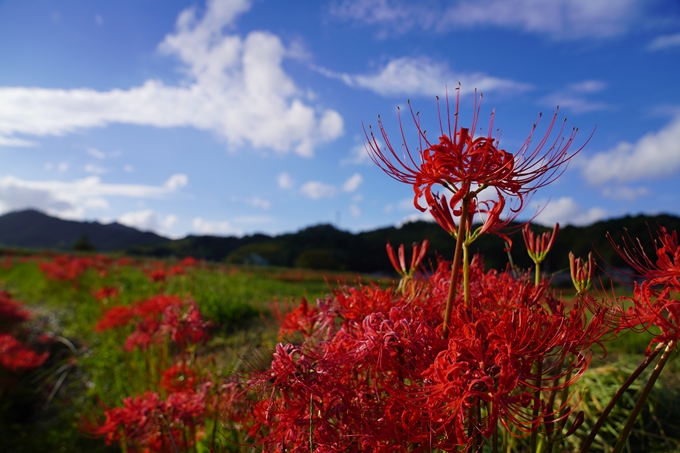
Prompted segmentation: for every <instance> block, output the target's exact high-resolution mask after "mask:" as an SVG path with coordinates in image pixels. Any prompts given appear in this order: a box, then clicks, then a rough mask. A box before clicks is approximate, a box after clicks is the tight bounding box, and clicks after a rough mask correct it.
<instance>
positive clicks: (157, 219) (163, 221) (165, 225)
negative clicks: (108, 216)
mask: <svg viewBox="0 0 680 453" xmlns="http://www.w3.org/2000/svg"><path fill="white" fill-rule="evenodd" d="M178 220H179V219H178V218H177V216H175V215H172V214H169V215H166V216H163V215H160V214H158V213H156V212H154V211H152V210H151V209H145V210H143V211H133V212H126V213H125V214H123V215H121V216H120V217H118V219H117V222H118V223H120V224H121V225H126V226H129V227H132V228H136V229H138V230H141V231H153V232H154V233H158V234H162V235H166V236H167V235H171V231H172V228H173V227H174V226H175V224H176V223H177V221H178Z"/></svg>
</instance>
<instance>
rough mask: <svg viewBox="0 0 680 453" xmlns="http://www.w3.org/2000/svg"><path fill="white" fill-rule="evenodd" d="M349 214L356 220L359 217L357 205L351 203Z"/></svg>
mask: <svg viewBox="0 0 680 453" xmlns="http://www.w3.org/2000/svg"><path fill="white" fill-rule="evenodd" d="M349 213H350V214H352V217H354V218H357V217H359V216H360V215H361V209H359V206H358V205H357V204H355V203H352V204H351V205H349Z"/></svg>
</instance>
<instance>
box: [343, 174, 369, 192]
mask: <svg viewBox="0 0 680 453" xmlns="http://www.w3.org/2000/svg"><path fill="white" fill-rule="evenodd" d="M363 180H364V178H362V177H361V175H360V174H359V173H354V174H353V175H352V176H350V178H349V179H348V180H347V181H345V183H344V184H343V185H342V190H343V191H345V192H347V193H350V192H354V191H355V190H357V189H358V188H359V186H360V185H361V182H362V181H363Z"/></svg>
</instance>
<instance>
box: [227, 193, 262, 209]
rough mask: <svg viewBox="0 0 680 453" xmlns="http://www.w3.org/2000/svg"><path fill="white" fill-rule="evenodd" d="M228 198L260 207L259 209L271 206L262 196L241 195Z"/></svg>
mask: <svg viewBox="0 0 680 453" xmlns="http://www.w3.org/2000/svg"><path fill="white" fill-rule="evenodd" d="M230 199H231V201H236V202H239V203H245V204H247V205H250V206H253V207H255V208H260V209H269V208H271V206H272V204H271V203H270V202H269V200H265V199H264V198H260V197H248V198H243V197H236V196H232V197H231V198H230Z"/></svg>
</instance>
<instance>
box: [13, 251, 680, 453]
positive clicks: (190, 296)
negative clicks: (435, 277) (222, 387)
mask: <svg viewBox="0 0 680 453" xmlns="http://www.w3.org/2000/svg"><path fill="white" fill-rule="evenodd" d="M60 260H61V261H60ZM50 266H52V267H50ZM58 269H62V270H63V269H69V272H67V273H66V274H63V273H62V274H59V272H57V271H58ZM357 278H358V276H356V275H352V274H338V273H322V272H316V271H308V270H298V269H274V268H256V267H253V268H247V267H234V266H224V265H218V264H214V263H203V262H191V261H187V262H171V261H167V262H166V261H153V260H143V259H139V260H130V259H127V258H123V259H119V258H109V257H100V258H96V257H92V256H85V255H84V256H82V257H65V258H59V257H55V256H39V255H26V256H23V257H12V256H11V255H5V258H4V262H3V263H2V265H1V266H0V289H3V290H5V291H8V292H9V293H10V294H11V297H12V298H13V299H14V300H16V301H20V302H22V303H23V304H24V305H25V306H26V307H27V308H28V309H29V310H30V311H31V313H32V317H31V319H30V320H27V321H25V322H24V323H22V325H21V326H20V328H18V330H16V332H18V333H17V335H19V334H20V335H21V336H22V337H23V338H27V339H31V340H32V341H33V343H32V344H36V345H37V346H36V347H37V348H39V349H40V348H42V349H41V350H44V351H47V352H49V358H48V359H47V360H46V362H45V363H44V364H43V365H42V366H40V367H38V368H35V369H33V370H27V371H24V372H21V373H8V372H3V373H4V374H0V385H1V387H0V451H8V452H18V453H21V452H37V451H45V452H105V451H119V450H120V449H119V448H118V446H117V445H116V444H115V443H114V445H112V446H107V445H106V443H105V441H104V439H103V438H102V437H101V436H99V437H97V436H94V435H93V433H92V429H89V430H88V426H89V427H90V428H91V427H92V425H93V424H95V422H99V423H101V421H102V414H103V412H104V410H105V409H106V408H111V407H115V406H120V405H121V403H122V402H123V401H124V398H126V397H129V396H130V395H139V394H141V393H143V392H144V391H147V390H154V389H155V387H154V385H157V384H154V383H153V382H157V381H158V380H159V379H160V375H158V373H159V372H158V370H159V369H161V368H162V367H163V366H167V365H168V364H169V363H171V361H172V356H173V354H175V355H177V354H178V352H177V351H176V350H175V349H173V348H172V347H170V346H168V345H167V344H165V345H155V346H153V347H152V348H151V349H150V351H151V352H152V354H149V353H147V354H145V353H142V352H140V351H139V350H135V351H133V352H128V351H125V350H124V349H123V348H122V347H121V345H122V344H124V343H125V339H126V336H127V335H128V334H129V333H130V330H129V329H128V330H125V329H122V330H120V329H119V330H116V329H111V330H105V331H97V329H95V327H96V326H97V323H98V322H99V321H100V320H101V319H102V317H103V315H104V313H106V312H107V311H109V310H111V308H112V307H114V306H126V307H129V306H133V305H134V304H136V303H138V301H142V300H147V299H149V298H152V297H153V296H156V295H159V294H162V295H176V296H179V297H180V298H181V299H183V300H193V301H195V303H196V305H197V307H198V308H199V310H200V312H201V313H202V314H203V316H204V317H205V318H206V319H207V320H209V321H210V323H211V326H210V334H211V336H210V339H209V340H208V341H206V342H205V343H204V344H202V345H200V346H198V347H195V348H189V349H187V351H188V352H187V351H184V352H182V354H185V355H183V356H182V357H184V358H185V359H186V358H187V357H188V359H186V360H190V361H191V363H192V364H199V363H200V367H202V368H203V369H204V373H206V374H209V375H210V376H211V377H212V378H213V379H214V380H216V381H219V380H220V379H226V378H228V377H229V376H231V375H234V374H236V375H238V374H239V373H242V372H244V371H247V370H248V368H249V367H258V366H259V367H266V366H267V360H268V357H269V353H270V351H271V350H272V348H273V347H274V345H275V344H276V342H277V341H278V328H279V325H278V322H277V314H280V313H283V312H286V311H289V310H290V309H292V308H293V307H294V306H296V305H298V304H299V302H300V300H301V299H302V298H303V297H304V298H306V299H307V300H309V301H312V302H313V301H315V300H316V299H317V298H320V297H321V298H323V297H325V295H326V294H328V293H329V292H330V288H332V287H335V286H336V285H338V284H343V282H348V283H354V282H355V281H356V279H357ZM365 282H366V277H364V283H365ZM390 283H391V282H389V281H386V282H383V283H382V284H383V285H385V284H390ZM649 338H650V337H649V336H648V335H645V334H627V335H624V336H622V337H621V338H618V339H616V340H614V341H611V342H609V343H607V344H606V345H605V347H606V349H607V354H606V355H604V354H602V356H601V357H595V358H594V359H593V364H592V366H591V369H590V370H589V371H588V373H587V374H586V376H584V378H583V379H582V380H581V381H580V383H579V398H580V401H581V406H582V407H583V410H584V411H585V412H586V415H587V417H586V423H585V424H584V426H585V427H587V426H588V425H589V424H592V420H593V419H594V417H596V415H597V412H598V410H601V407H602V405H603V404H606V403H607V402H608V399H609V398H611V395H613V392H614V391H615V390H616V388H617V386H618V383H620V382H622V380H623V379H625V376H626V373H629V372H630V371H631V370H632V369H634V367H635V366H636V364H637V363H639V361H640V360H641V358H642V357H643V355H644V352H645V349H646V347H647V345H648V343H649ZM27 341H28V340H27ZM244 358H245V359H244ZM0 372H2V370H0ZM637 390H639V386H638V387H636V388H635V389H632V390H631V391H630V392H629V393H630V395H629V397H628V398H627V401H626V402H625V404H631V402H632V401H633V400H634V395H635V391H637ZM626 410H627V409H625V408H623V407H622V408H621V409H620V410H619V411H618V412H614V413H613V415H612V417H611V421H610V422H609V423H608V425H606V429H605V430H604V431H603V433H602V435H601V436H600V438H599V440H598V442H599V443H597V444H596V445H595V446H594V447H593V451H607V446H608V445H609V446H611V442H612V441H613V439H615V433H616V430H617V429H618V425H620V424H621V423H623V421H622V420H624V415H625V413H626ZM675 420H680V368H679V367H678V363H677V360H673V361H672V362H670V363H669V365H668V369H667V370H666V372H665V375H664V377H663V379H662V380H661V381H660V382H659V384H658V385H657V388H656V389H655V391H654V393H653V394H652V397H651V398H650V400H649V404H648V408H647V409H646V411H645V412H644V413H643V416H642V417H641V419H640V423H639V424H638V425H637V426H636V428H635V430H634V432H633V436H632V438H631V443H630V445H631V451H680V450H677V447H678V445H680V442H679V441H678V439H680V428H679V427H678V426H676V423H677V422H675ZM213 424H214V422H213ZM206 425H210V422H206ZM88 431H89V432H88ZM216 431H219V435H221V436H224V441H223V442H222V443H223V449H224V450H225V451H249V450H248V449H247V448H246V447H242V448H241V447H239V446H238V445H236V443H234V442H235V441H236V440H237V439H238V434H236V437H233V436H234V433H233V430H232V432H230V431H229V430H228V429H226V430H225V429H222V428H219V429H217V430H216ZM230 436H232V437H230ZM583 437H584V435H581V434H580V432H579V433H577V435H576V436H575V437H574V442H577V441H578V439H582V438H583ZM575 445H576V444H574V448H576V446H575ZM194 449H195V451H197V452H198V451H207V449H206V448H205V447H204V446H203V445H202V444H200V443H199V444H198V445H196V446H194Z"/></svg>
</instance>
